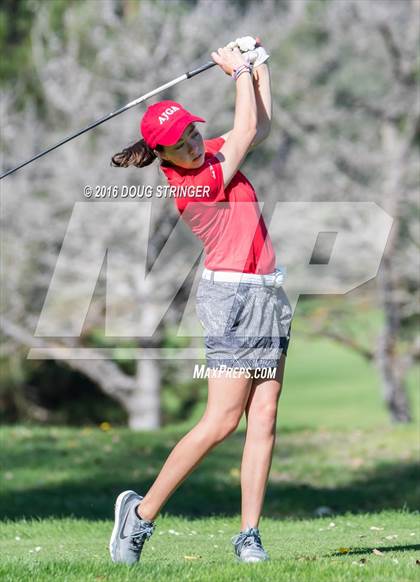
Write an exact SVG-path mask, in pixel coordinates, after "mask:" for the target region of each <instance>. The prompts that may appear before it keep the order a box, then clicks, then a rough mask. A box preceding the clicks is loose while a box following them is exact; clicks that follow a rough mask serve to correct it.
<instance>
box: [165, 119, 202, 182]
mask: <svg viewBox="0 0 420 582" xmlns="http://www.w3.org/2000/svg"><path fill="white" fill-rule="evenodd" d="M156 153H157V154H158V156H159V157H160V158H161V159H162V160H167V161H168V162H170V163H171V164H173V165H174V166H179V167H180V168H185V169H187V170H193V169H196V168H199V167H200V166H202V165H203V163H204V142H203V138H202V136H201V133H200V132H199V131H198V129H196V127H195V125H194V123H190V125H188V126H187V128H186V130H185V131H184V133H183V134H182V136H181V137H180V139H179V140H178V141H177V143H176V144H175V145H172V146H165V147H164V148H163V151H162V152H156Z"/></svg>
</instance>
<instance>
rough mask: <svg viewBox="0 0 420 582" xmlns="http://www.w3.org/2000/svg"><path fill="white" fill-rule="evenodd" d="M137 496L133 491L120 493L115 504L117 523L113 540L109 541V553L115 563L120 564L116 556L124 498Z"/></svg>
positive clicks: (112, 535)
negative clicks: (132, 495)
mask: <svg viewBox="0 0 420 582" xmlns="http://www.w3.org/2000/svg"><path fill="white" fill-rule="evenodd" d="M132 493H133V494H134V495H137V493H136V492H135V491H131V490H127V491H123V492H122V493H120V494H119V495H118V497H117V500H116V502H115V507H114V512H115V523H114V529H113V530H112V534H111V539H110V540H109V553H110V554H111V560H112V561H113V562H114V563H118V562H117V556H116V543H115V542H116V538H117V535H118V531H119V528H120V524H121V515H120V514H121V505H122V503H123V501H124V498H125V497H127V495H131V494H132Z"/></svg>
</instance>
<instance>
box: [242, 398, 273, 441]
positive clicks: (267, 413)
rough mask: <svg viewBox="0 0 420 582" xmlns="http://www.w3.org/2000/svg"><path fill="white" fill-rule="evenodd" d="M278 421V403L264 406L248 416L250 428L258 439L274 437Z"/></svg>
mask: <svg viewBox="0 0 420 582" xmlns="http://www.w3.org/2000/svg"><path fill="white" fill-rule="evenodd" d="M276 421H277V403H268V404H262V405H260V406H258V408H257V409H255V410H253V411H252V414H251V415H249V416H248V426H249V427H250V428H251V429H252V430H253V433H255V435H256V436H257V437H258V436H261V437H267V436H272V435H274V434H275V432H276Z"/></svg>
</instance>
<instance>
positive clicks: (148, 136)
mask: <svg viewBox="0 0 420 582" xmlns="http://www.w3.org/2000/svg"><path fill="white" fill-rule="evenodd" d="M194 121H203V122H205V121H206V120H205V119H203V118H202V117H197V116H196V115H193V114H192V113H190V112H189V111H187V110H186V109H184V108H183V107H182V105H181V104H180V103H177V102H176V101H159V102H158V103H154V104H153V105H150V107H148V108H147V109H146V112H145V114H144V115H143V118H142V120H141V123H140V132H141V134H142V136H143V138H144V140H145V141H146V143H147V145H148V146H150V147H151V148H152V149H154V148H155V147H156V146H157V145H158V144H160V145H163V146H171V145H174V144H176V142H177V141H178V140H179V138H180V137H181V135H182V134H183V133H184V131H185V129H186V127H187V126H188V125H189V124H190V123H193V122H194Z"/></svg>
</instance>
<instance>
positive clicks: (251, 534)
mask: <svg viewBox="0 0 420 582" xmlns="http://www.w3.org/2000/svg"><path fill="white" fill-rule="evenodd" d="M232 542H233V543H234V544H235V546H236V547H238V548H239V547H241V546H245V547H249V546H253V545H256V546H257V547H258V548H261V549H263V547H262V543H261V538H260V532H259V531H258V529H257V528H255V527H252V528H250V529H248V530H245V531H242V532H241V533H240V534H238V535H237V536H233V538H232Z"/></svg>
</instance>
